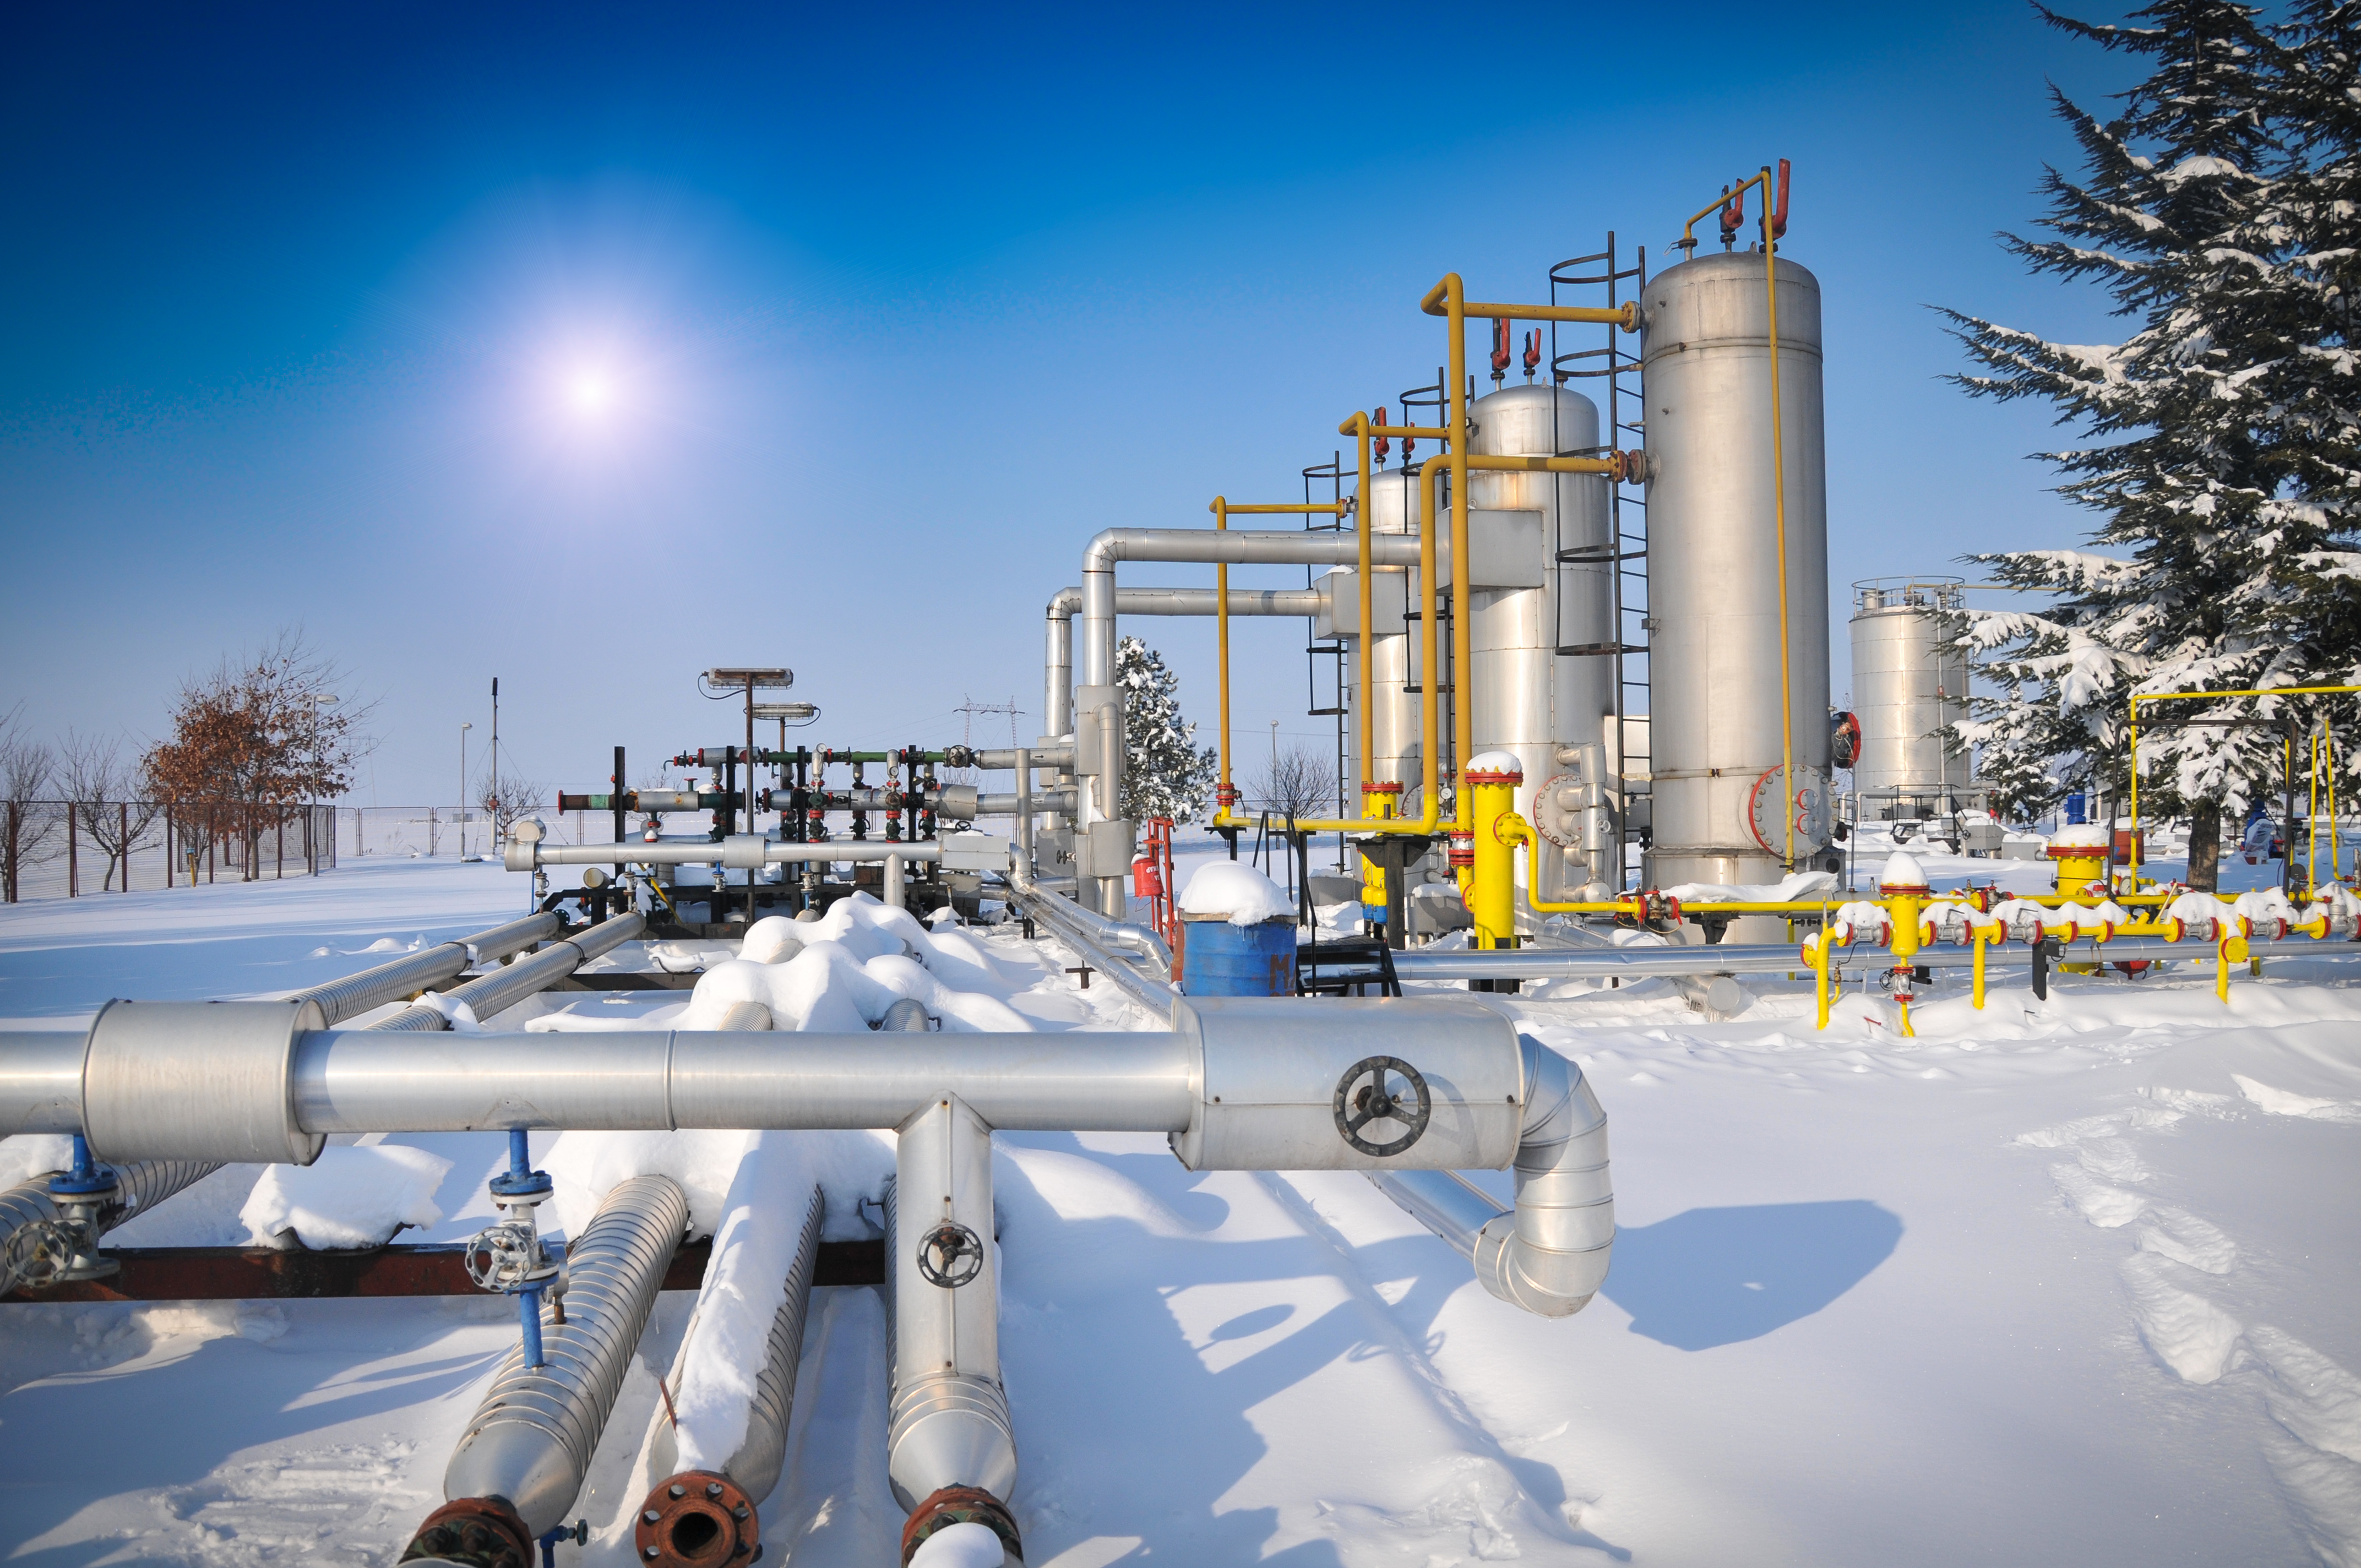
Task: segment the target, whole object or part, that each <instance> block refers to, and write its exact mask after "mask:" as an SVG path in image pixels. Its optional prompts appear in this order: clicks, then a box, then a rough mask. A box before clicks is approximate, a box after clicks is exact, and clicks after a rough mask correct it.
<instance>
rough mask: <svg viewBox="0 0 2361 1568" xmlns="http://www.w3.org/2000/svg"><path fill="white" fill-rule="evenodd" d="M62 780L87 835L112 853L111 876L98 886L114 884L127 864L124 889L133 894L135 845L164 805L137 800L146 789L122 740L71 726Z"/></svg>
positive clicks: (61, 751) (62, 754) (61, 757)
mask: <svg viewBox="0 0 2361 1568" xmlns="http://www.w3.org/2000/svg"><path fill="white" fill-rule="evenodd" d="M58 782H59V784H60V793H62V794H63V795H65V798H66V809H67V810H69V811H71V813H73V817H74V821H75V824H76V825H77V826H78V827H79V828H80V829H81V832H82V837H84V838H87V839H89V840H90V841H91V843H92V844H93V845H95V846H96V847H97V849H98V850H99V852H100V853H101V854H103V855H104V856H105V857H106V874H105V875H104V877H102V878H101V879H100V880H99V884H98V885H99V886H100V888H101V889H105V888H110V887H112V886H114V885H115V868H116V867H118V866H121V867H123V868H124V878H123V890H124V891H125V892H126V893H128V892H130V891H131V876H130V870H129V861H130V854H131V846H132V845H134V844H136V843H137V842H138V841H139V839H140V836H141V835H142V834H144V833H146V832H147V831H148V825H149V824H150V823H152V822H154V821H155V820H156V817H157V814H158V813H159V811H161V810H162V809H163V807H162V806H161V805H160V804H159V803H158V802H156V801H153V800H135V799H133V798H131V797H132V796H133V795H138V794H141V793H142V792H141V790H140V789H139V787H138V785H139V777H138V774H137V772H136V771H135V770H134V769H131V768H128V767H126V766H125V765H124V762H123V747H122V743H121V742H119V741H117V740H112V739H110V738H107V737H104V736H94V735H77V734H75V733H74V732H73V731H72V730H71V729H69V730H68V731H66V738H65V741H64V743H63V744H62V745H60V747H59V748H58Z"/></svg>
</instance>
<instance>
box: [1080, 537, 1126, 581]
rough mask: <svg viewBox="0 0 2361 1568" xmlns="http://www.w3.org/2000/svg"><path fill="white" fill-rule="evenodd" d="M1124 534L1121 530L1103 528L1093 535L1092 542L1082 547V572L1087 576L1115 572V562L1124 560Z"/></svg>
mask: <svg viewBox="0 0 2361 1568" xmlns="http://www.w3.org/2000/svg"><path fill="white" fill-rule="evenodd" d="M1123 532H1124V531H1123V530H1122V529H1120V528H1103V529H1101V530H1100V531H1099V532H1096V533H1094V534H1093V535H1091V542H1090V543H1088V544H1085V545H1084V546H1082V572H1083V574H1084V575H1085V576H1088V575H1089V574H1090V573H1093V572H1112V571H1114V570H1115V562H1116V561H1117V560H1119V559H1121V558H1122V544H1123Z"/></svg>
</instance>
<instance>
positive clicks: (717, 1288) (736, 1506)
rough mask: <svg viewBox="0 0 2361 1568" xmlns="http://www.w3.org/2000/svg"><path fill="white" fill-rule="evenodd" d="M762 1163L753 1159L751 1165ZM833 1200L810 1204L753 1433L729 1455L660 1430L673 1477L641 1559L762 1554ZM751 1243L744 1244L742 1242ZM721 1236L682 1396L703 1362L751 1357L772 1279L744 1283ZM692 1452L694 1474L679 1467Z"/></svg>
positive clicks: (684, 1365) (705, 1565)
mask: <svg viewBox="0 0 2361 1568" xmlns="http://www.w3.org/2000/svg"><path fill="white" fill-rule="evenodd" d="M749 1158H750V1159H752V1158H753V1156H751V1155H750V1157H749ZM826 1215H827V1202H826V1200H825V1199H823V1198H822V1196H821V1194H820V1190H819V1189H818V1188H817V1187H815V1188H813V1189H812V1191H811V1199H810V1201H808V1202H807V1203H806V1204H805V1205H804V1223H803V1229H802V1231H801V1232H800V1233H799V1234H797V1236H796V1250H795V1254H794V1257H793V1260H792V1261H791V1262H790V1263H789V1264H788V1265H787V1275H786V1281H785V1291H784V1292H783V1294H782V1296H781V1298H780V1301H779V1305H778V1308H777V1310H775V1311H774V1312H773V1313H772V1314H771V1319H770V1322H769V1325H768V1327H767V1330H766V1331H765V1332H763V1335H762V1343H763V1364H762V1365H761V1366H760V1367H758V1368H757V1369H756V1370H755V1373H754V1388H753V1395H752V1398H750V1399H749V1400H748V1401H747V1406H746V1431H745V1435H744V1436H742V1437H741V1438H740V1439H739V1440H738V1442H737V1446H736V1447H735V1448H733V1449H731V1450H730V1451H729V1452H728V1453H726V1454H723V1455H719V1456H716V1455H713V1454H710V1453H707V1452H706V1451H705V1449H704V1446H703V1442H702V1440H703V1439H704V1437H705V1436H706V1434H705V1433H703V1432H702V1431H691V1432H690V1433H689V1434H688V1442H686V1443H684V1442H683V1434H682V1432H681V1430H680V1428H679V1427H678V1426H677V1425H676V1424H674V1423H665V1424H663V1425H660V1426H658V1427H657V1428H656V1434H655V1439H654V1442H653V1449H652V1453H651V1459H652V1461H653V1464H654V1467H655V1468H656V1469H658V1470H660V1471H664V1472H666V1473H667V1474H666V1475H665V1476H664V1479H663V1480H661V1481H659V1482H657V1483H656V1484H655V1485H654V1486H653V1487H651V1488H649V1490H648V1495H647V1499H646V1500H645V1501H644V1502H642V1504H641V1505H640V1512H639V1517H638V1519H637V1520H636V1521H635V1523H634V1524H633V1526H632V1545H633V1547H634V1548H635V1549H636V1550H637V1552H638V1553H639V1557H640V1561H642V1563H653V1564H656V1568H723V1565H725V1564H738V1565H741V1568H742V1565H743V1564H745V1563H752V1562H753V1561H754V1560H755V1559H756V1558H758V1557H760V1556H761V1555H762V1546H763V1519H762V1515H761V1513H760V1512H759V1509H760V1508H761V1506H762V1502H763V1498H765V1497H769V1496H770V1495H771V1488H772V1487H774V1486H777V1485H778V1481H779V1470H780V1468H781V1466H782V1465H783V1464H785V1460H786V1453H787V1424H788V1421H789V1420H790V1418H791V1417H792V1416H793V1414H794V1411H795V1399H796V1365H797V1364H798V1363H799V1362H800V1361H801V1359H802V1357H803V1346H804V1323H805V1320H806V1318H807V1315H808V1314H809V1312H810V1310H811V1285H812V1270H813V1268H814V1267H815V1266H817V1264H818V1259H819V1236H820V1225H821V1222H822V1220H823V1219H824V1218H825V1217H826ZM741 1245H742V1244H741ZM734 1261H735V1260H734V1259H733V1258H732V1257H730V1255H728V1253H727V1252H726V1251H725V1247H724V1244H723V1240H722V1238H721V1237H719V1236H717V1237H715V1238H714V1256H713V1262H712V1263H711V1264H710V1265H708V1267H707V1269H706V1273H705V1285H704V1288H703V1289H702V1290H701V1291H700V1292H699V1294H698V1296H697V1311H696V1314H695V1316H693V1317H692V1318H690V1320H689V1324H688V1331H687V1332H686V1333H685V1334H683V1335H682V1336H681V1342H680V1353H679V1354H678V1355H677V1356H675V1358H674V1361H673V1370H672V1374H671V1376H669V1377H668V1378H667V1379H666V1382H667V1384H668V1385H669V1386H670V1387H673V1388H675V1389H678V1388H679V1387H681V1384H682V1381H683V1379H684V1377H685V1376H686V1373H687V1369H688V1367H689V1365H691V1363H692V1361H693V1360H694V1359H695V1358H697V1356H700V1355H706V1356H710V1355H718V1354H732V1353H738V1354H742V1347H743V1346H744V1345H745V1344H747V1343H750V1342H751V1341H752V1339H753V1338H754V1335H752V1334H751V1333H749V1332H746V1331H747V1328H748V1326H749V1325H748V1324H746V1323H745V1322H743V1321H741V1319H742V1317H743V1314H744V1311H745V1309H746V1302H747V1299H748V1297H749V1295H750V1294H751V1293H752V1292H753V1291H754V1290H755V1289H757V1288H760V1286H761V1285H762V1284H763V1283H764V1282H763V1281H758V1280H752V1279H741V1278H738V1277H735V1276H734V1274H733V1273H732V1272H731V1270H730V1264H731V1263H732V1262H734ZM685 1452H686V1457H687V1458H688V1459H689V1461H690V1464H689V1467H688V1468H686V1469H678V1470H677V1473H674V1472H675V1470H676V1467H677V1466H679V1465H680V1464H681V1463H682V1460H683V1458H684V1453H685Z"/></svg>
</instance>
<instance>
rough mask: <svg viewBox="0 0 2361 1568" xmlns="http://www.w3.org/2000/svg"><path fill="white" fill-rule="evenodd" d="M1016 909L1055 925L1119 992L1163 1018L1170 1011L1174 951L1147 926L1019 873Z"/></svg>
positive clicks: (1012, 887)
mask: <svg viewBox="0 0 2361 1568" xmlns="http://www.w3.org/2000/svg"><path fill="white" fill-rule="evenodd" d="M1008 891H1009V895H1010V897H1011V898H1012V899H1014V900H1015V901H1016V905H1017V907H1018V908H1020V909H1022V910H1023V911H1025V913H1027V915H1029V916H1032V917H1033V918H1035V919H1037V920H1039V921H1042V922H1043V923H1045V924H1047V925H1049V926H1050V927H1054V928H1055V929H1056V930H1057V933H1058V936H1059V938H1060V939H1061V940H1062V941H1064V942H1065V943H1066V944H1067V945H1068V946H1070V947H1071V948H1074V949H1075V950H1076V951H1078V952H1080V953H1081V954H1082V956H1083V958H1084V959H1092V960H1095V967H1096V968H1097V969H1098V970H1099V971H1100V972H1101V973H1103V974H1104V975H1105V976H1106V977H1107V978H1108V979H1109V980H1111V981H1115V986H1116V988H1117V989H1118V990H1120V991H1122V992H1123V993H1124V994H1125V995H1126V996H1128V997H1130V998H1131V999H1132V1001H1134V1002H1136V1003H1138V1004H1139V1005H1140V1006H1142V1007H1145V1008H1147V1009H1148V1011H1149V1012H1150V1013H1151V1014H1157V1015H1159V1016H1161V1015H1163V1014H1167V1013H1169V1012H1170V1010H1171V1006H1172V999H1173V996H1174V995H1175V994H1176V992H1174V990H1173V987H1172V983H1171V980H1170V976H1171V973H1172V949H1171V948H1168V947H1166V946H1165V945H1164V941H1163V938H1159V937H1158V936H1157V935H1156V933H1155V932H1153V931H1150V930H1148V928H1147V927H1144V926H1135V925H1132V924H1130V923H1129V922H1127V921H1121V920H1110V919H1108V918H1107V917H1106V916H1104V915H1099V914H1096V913H1094V912H1093V911H1091V910H1088V909H1084V908H1083V907H1082V905H1079V904H1077V903H1075V902H1074V901H1073V900H1071V899H1070V898H1066V897H1063V896H1061V895H1060V894H1056V893H1052V892H1049V891H1048V890H1046V889H1044V888H1043V887H1041V886H1040V884H1038V883H1035V882H1034V881H1033V880H1032V879H1031V878H1030V877H1027V876H1025V875H1024V874H1023V872H1021V871H1019V872H1016V873H1015V874H1012V875H1011V876H1010V877H1009V879H1008Z"/></svg>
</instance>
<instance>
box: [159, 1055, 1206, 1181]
mask: <svg viewBox="0 0 2361 1568" xmlns="http://www.w3.org/2000/svg"><path fill="white" fill-rule="evenodd" d="M1191 1073H1192V1068H1191V1053H1190V1050H1189V1048H1188V1046H1187V1043H1186V1042H1184V1041H1182V1040H1181V1039H1180V1038H1179V1037H1177V1036H1172V1035H1169V1034H1160V1033H1157V1034H1149V1033H1126V1034H1112V1035H1110V1034H1094V1035H1089V1036H1082V1035H1071V1036H1070V1035H969V1034H934V1035H913V1036H908V1037H907V1038H898V1037H897V1038H896V1039H895V1042H894V1046H893V1048H892V1049H891V1050H890V1051H888V1050H885V1049H884V1048H882V1047H880V1045H879V1044H878V1037H877V1036H875V1035H873V1034H870V1033H867V1032H865V1031H864V1032H862V1033H861V1034H858V1035H823V1034H808V1033H803V1032H798V1031H788V1032H782V1033H775V1034H743V1033H736V1032H728V1031H713V1032H709V1033H690V1032H686V1031H682V1032H677V1033H675V1032H672V1031H667V1030H660V1029H647V1030H625V1031H617V1032H612V1033H609V1032H606V1031H600V1032H598V1033H596V1034H514V1035H501V1036H486V1035H467V1036H456V1035H427V1036H418V1035H412V1036H397V1035H388V1034H384V1033H382V1032H378V1031H361V1030H349V1029H347V1030H335V1029H329V1030H321V1031H318V1032H316V1033H313V1034H308V1035H305V1036H302V1038H301V1039H300V1040H299V1041H298V1042H297V1047H296V1051H295V1060H294V1065H293V1072H292V1084H291V1088H292V1101H293V1109H294V1114H295V1118H296V1121H297V1123H298V1124H299V1125H300V1126H302V1127H305V1128H310V1127H314V1126H316V1127H318V1128H319V1129H321V1130H323V1131H331V1130H333V1131H336V1132H396V1131H402V1132H422V1133H423V1132H460V1131H467V1130H473V1129H479V1128H480V1129H489V1128H502V1127H513V1126H527V1127H533V1128H544V1129H565V1128H575V1129H584V1130H588V1129H594V1128H595V1129H611V1130H624V1129H649V1130H659V1129H665V1128H675V1127H716V1128H732V1127H775V1128H796V1127H837V1128H851V1129H865V1128H875V1127H895V1126H899V1125H901V1124H902V1123H904V1122H906V1121H907V1120H908V1119H909V1118H910V1117H911V1116H912V1115H913V1114H915V1113H917V1112H918V1111H919V1110H921V1109H923V1108H924V1107H925V1106H927V1105H928V1104H929V1103H931V1102H932V1101H933V1100H934V1098H935V1097H936V1096H937V1095H939V1094H943V1093H955V1094H958V1095H959V1096H960V1097H961V1098H962V1099H964V1100H966V1101H967V1102H968V1103H970V1104H971V1105H972V1106H974V1107H975V1108H976V1110H977V1111H978V1112H979V1113H981V1114H983V1116H985V1117H986V1118H987V1119H989V1120H990V1121H991V1122H992V1124H994V1126H999V1127H1006V1128H1009V1129H1011V1130H1016V1131H1055V1132H1065V1131H1071V1130H1074V1129H1076V1128H1089V1129H1091V1130H1093V1131H1104V1132H1170V1131H1172V1130H1173V1129H1175V1128H1177V1127H1182V1126H1185V1125H1187V1124H1188V1121H1189V1117H1190V1107H1191V1103H1192V1102H1191V1096H1190V1084H1191ZM173 1152H178V1151H177V1150H176V1151H173Z"/></svg>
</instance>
